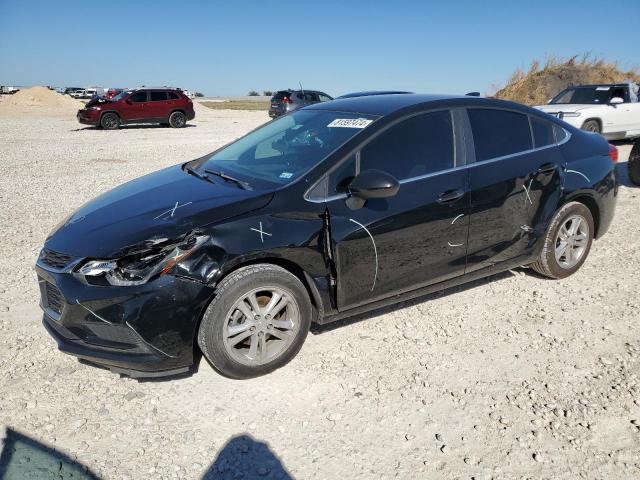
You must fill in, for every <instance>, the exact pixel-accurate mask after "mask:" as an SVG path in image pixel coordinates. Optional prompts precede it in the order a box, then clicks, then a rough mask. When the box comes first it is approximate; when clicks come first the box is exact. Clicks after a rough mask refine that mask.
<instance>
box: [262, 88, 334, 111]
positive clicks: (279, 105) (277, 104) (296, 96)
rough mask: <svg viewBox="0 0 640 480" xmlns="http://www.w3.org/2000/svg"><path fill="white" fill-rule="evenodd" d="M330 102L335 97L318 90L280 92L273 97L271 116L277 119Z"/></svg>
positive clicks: (270, 109)
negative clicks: (303, 108) (304, 108)
mask: <svg viewBox="0 0 640 480" xmlns="http://www.w3.org/2000/svg"><path fill="white" fill-rule="evenodd" d="M330 100H333V97H331V96H329V95H327V94H326V93H324V92H319V91H317V90H280V91H279V92H276V93H275V95H274V96H273V97H271V108H269V116H270V117H271V118H276V117H279V116H280V115H284V114H286V113H289V112H293V111H294V110H298V109H299V108H302V107H306V106H307V105H313V104H314V103H320V102H328V101H330Z"/></svg>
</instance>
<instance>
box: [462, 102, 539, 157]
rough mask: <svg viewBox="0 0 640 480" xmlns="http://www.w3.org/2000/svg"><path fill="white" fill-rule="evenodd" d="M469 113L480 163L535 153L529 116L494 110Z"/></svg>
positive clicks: (475, 109) (478, 109) (472, 110)
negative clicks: (533, 151) (528, 152)
mask: <svg viewBox="0 0 640 480" xmlns="http://www.w3.org/2000/svg"><path fill="white" fill-rule="evenodd" d="M468 113H469V121H470V122H471V130H472V131H473V141H474V143H475V150H476V161H478V162H481V161H483V160H489V159H491V158H498V157H504V156H505V155H513V154H515V153H520V152H524V151H526V150H531V148H532V142H531V130H530V128H529V119H528V118H527V116H526V115H523V114H521V113H516V112H510V111H508V110H496V109H490V108H470V109H469V110H468Z"/></svg>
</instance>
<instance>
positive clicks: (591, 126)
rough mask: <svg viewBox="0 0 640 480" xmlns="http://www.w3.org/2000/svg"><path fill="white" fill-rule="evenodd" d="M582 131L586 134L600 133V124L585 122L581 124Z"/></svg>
mask: <svg viewBox="0 0 640 480" xmlns="http://www.w3.org/2000/svg"><path fill="white" fill-rule="evenodd" d="M582 130H584V131H586V132H593V133H601V129H600V123H598V121H597V120H587V121H586V122H584V123H583V124H582Z"/></svg>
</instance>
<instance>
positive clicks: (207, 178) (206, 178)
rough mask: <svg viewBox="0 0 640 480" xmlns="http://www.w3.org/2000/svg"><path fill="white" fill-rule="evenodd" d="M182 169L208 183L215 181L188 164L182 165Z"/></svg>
mask: <svg viewBox="0 0 640 480" xmlns="http://www.w3.org/2000/svg"><path fill="white" fill-rule="evenodd" d="M184 171H185V172H187V173H189V174H191V175H193V176H194V177H198V178H199V179H201V180H206V181H207V182H209V183H215V182H214V181H213V180H211V179H210V178H209V176H208V175H205V174H204V173H200V172H199V171H198V170H196V169H195V168H193V167H190V166H189V165H185V166H184Z"/></svg>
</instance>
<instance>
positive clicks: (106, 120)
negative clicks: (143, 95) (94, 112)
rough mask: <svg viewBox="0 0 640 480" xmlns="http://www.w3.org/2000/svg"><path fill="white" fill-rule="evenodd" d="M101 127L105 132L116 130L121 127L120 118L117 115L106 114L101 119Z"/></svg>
mask: <svg viewBox="0 0 640 480" xmlns="http://www.w3.org/2000/svg"><path fill="white" fill-rule="evenodd" d="M100 126H101V127H102V128H104V129H105V130H116V129H117V128H118V127H119V126H120V117H118V115H116V114H115V113H105V114H104V115H102V118H100Z"/></svg>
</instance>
